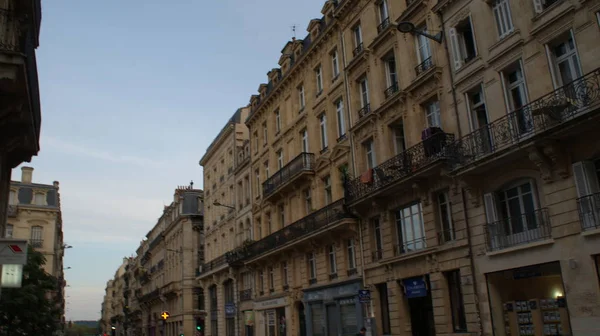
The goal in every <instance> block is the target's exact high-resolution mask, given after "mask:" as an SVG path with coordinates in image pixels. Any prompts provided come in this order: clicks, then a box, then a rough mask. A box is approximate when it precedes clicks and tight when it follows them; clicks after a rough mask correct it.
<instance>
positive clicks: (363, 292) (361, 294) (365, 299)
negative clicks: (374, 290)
mask: <svg viewBox="0 0 600 336" xmlns="http://www.w3.org/2000/svg"><path fill="white" fill-rule="evenodd" d="M358 301H359V302H360V303H369V302H371V291H370V290H368V289H360V290H359V291H358Z"/></svg>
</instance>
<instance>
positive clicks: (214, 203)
mask: <svg viewBox="0 0 600 336" xmlns="http://www.w3.org/2000/svg"><path fill="white" fill-rule="evenodd" d="M213 205H214V206H220V207H224V208H228V209H231V210H235V207H234V206H232V205H226V204H221V203H219V201H214V202H213Z"/></svg>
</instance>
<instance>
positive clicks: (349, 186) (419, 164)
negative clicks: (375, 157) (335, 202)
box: [346, 133, 454, 203]
mask: <svg viewBox="0 0 600 336" xmlns="http://www.w3.org/2000/svg"><path fill="white" fill-rule="evenodd" d="M453 142H454V135H453V134H448V133H437V134H434V135H432V136H431V137H429V138H427V139H425V140H424V141H423V142H420V143H418V144H416V145H414V146H412V147H410V148H408V149H407V150H405V151H403V152H402V153H400V154H398V155H396V156H394V157H392V158H391V159H389V160H387V161H385V162H384V163H382V164H380V165H379V166H377V167H375V168H373V169H372V171H369V172H366V173H365V174H368V175H369V176H365V174H363V175H362V176H359V177H357V178H354V179H352V180H350V181H347V182H346V201H347V202H348V203H351V202H353V201H356V200H358V199H359V198H361V197H365V196H367V195H369V194H371V193H373V192H375V191H378V190H381V189H383V188H385V187H387V186H389V185H391V184H393V183H395V182H397V181H400V180H402V179H404V178H406V177H408V176H410V175H413V174H415V173H416V172H418V171H419V170H420V169H422V168H424V167H426V166H428V165H430V164H432V163H434V162H436V161H439V160H443V159H448V158H449V157H450V155H451V154H452V152H453V151H452V150H448V148H449V145H450V144H451V143H453Z"/></svg>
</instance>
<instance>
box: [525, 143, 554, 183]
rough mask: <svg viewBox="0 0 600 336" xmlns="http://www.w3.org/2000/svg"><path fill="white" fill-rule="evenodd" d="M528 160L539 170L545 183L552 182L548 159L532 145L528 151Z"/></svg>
mask: <svg viewBox="0 0 600 336" xmlns="http://www.w3.org/2000/svg"><path fill="white" fill-rule="evenodd" d="M529 160H531V161H532V162H533V163H534V164H535V165H536V166H537V167H538V169H539V170H540V175H541V177H542V180H543V181H544V182H546V183H551V182H552V169H551V167H550V163H549V162H548V159H547V158H546V157H545V156H544V153H542V151H540V149H539V148H537V147H534V148H532V149H531V150H530V151H529Z"/></svg>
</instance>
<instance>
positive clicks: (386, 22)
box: [377, 17, 390, 34]
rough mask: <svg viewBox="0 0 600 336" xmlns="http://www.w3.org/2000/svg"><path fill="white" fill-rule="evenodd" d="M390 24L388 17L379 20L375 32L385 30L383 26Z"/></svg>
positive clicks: (378, 32)
mask: <svg viewBox="0 0 600 336" xmlns="http://www.w3.org/2000/svg"><path fill="white" fill-rule="evenodd" d="M389 25H390V18H389V17H388V18H385V20H383V21H381V23H380V24H379V26H377V34H380V33H381V32H382V31H384V30H385V28H387V27H388V26H389Z"/></svg>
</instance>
